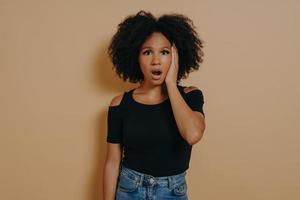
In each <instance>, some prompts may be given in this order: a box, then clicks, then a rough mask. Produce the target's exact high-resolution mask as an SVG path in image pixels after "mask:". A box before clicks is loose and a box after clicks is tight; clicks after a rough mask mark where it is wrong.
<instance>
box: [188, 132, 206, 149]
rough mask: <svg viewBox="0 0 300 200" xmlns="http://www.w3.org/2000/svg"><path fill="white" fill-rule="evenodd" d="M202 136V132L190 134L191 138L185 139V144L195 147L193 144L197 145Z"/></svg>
mask: <svg viewBox="0 0 300 200" xmlns="http://www.w3.org/2000/svg"><path fill="white" fill-rule="evenodd" d="M203 134H204V130H202V131H199V132H196V133H194V134H192V136H190V137H189V138H187V142H188V143H189V144H190V145H191V146H192V145H195V144H197V143H198V142H199V141H200V140H201V138H202V136H203Z"/></svg>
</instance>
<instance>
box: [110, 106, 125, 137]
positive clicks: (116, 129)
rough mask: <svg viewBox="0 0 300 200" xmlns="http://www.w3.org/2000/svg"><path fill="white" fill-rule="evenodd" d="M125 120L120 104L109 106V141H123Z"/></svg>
mask: <svg viewBox="0 0 300 200" xmlns="http://www.w3.org/2000/svg"><path fill="white" fill-rule="evenodd" d="M122 129H123V120H122V115H121V108H120V106H109V107H108V116H107V137H106V141H107V142H109V143H122V136H123V134H122Z"/></svg>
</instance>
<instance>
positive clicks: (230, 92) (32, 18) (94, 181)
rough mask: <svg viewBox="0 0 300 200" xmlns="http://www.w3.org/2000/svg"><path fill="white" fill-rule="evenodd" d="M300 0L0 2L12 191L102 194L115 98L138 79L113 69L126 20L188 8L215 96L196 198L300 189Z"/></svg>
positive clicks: (70, 199) (269, 195)
mask: <svg viewBox="0 0 300 200" xmlns="http://www.w3.org/2000/svg"><path fill="white" fill-rule="evenodd" d="M299 8H300V3H299V1H296V0H294V1H292V0H286V1H282V0H254V1H253V0H252V1H250V0H249V1H241V0H227V1H221V0H219V1H212V0H205V1H203V0H202V1H156V0H153V1H137V0H136V1H110V2H109V3H108V2H105V1H96V0H93V1H91V0H90V1H88V0H84V1H83V0H81V1H74V0H73V1H71V0H70V1H66V0H60V1H53V0H45V1H40V0H36V1H33V0H28V1H22V0H19V1H17V0H0V25H1V28H0V44H1V45H0V51H1V53H0V66H1V68H0V74H1V76H0V91H1V98H0V110H1V112H0V113H1V114H0V117H1V128H0V133H1V139H0V159H1V165H0V199H3V200H4V199H5V200H48V199H49V200H50V199H56V200H96V199H97V200H98V199H101V198H100V196H101V189H102V186H101V181H102V177H101V173H102V165H103V162H104V155H105V144H106V142H105V138H106V128H107V127H106V117H107V106H108V105H109V103H110V100H111V98H112V97H113V96H115V95H117V94H119V93H120V92H123V91H124V90H128V89H130V88H133V87H136V86H137V85H135V84H129V83H123V82H122V80H121V79H118V77H117V76H116V75H115V74H114V72H113V71H112V70H111V68H112V64H111V63H110V61H109V59H108V57H107V55H106V52H105V51H106V48H107V45H108V43H109V40H110V38H111V36H112V34H113V33H114V32H115V31H116V27H117V24H118V23H119V22H121V20H123V19H124V18H125V17H126V16H127V15H129V14H135V13H136V12H137V11H139V10H140V9H145V10H147V11H151V12H153V14H155V15H156V16H157V15H160V14H162V13H168V12H179V13H182V14H186V15H188V16H189V17H190V18H191V19H192V20H193V21H194V24H195V25H196V26H197V31H198V33H199V35H200V37H201V38H202V39H203V40H204V42H205V43H204V45H205V48H204V52H205V57H204V60H205V61H204V63H203V65H202V66H201V69H200V70H199V71H197V72H194V73H192V74H190V76H189V79H188V80H184V81H182V82H181V83H182V85H195V86H197V87H199V88H200V89H201V90H202V91H203V93H204V96H205V104H204V111H205V114H206V124H207V127H206V131H205V135H204V137H203V138H202V140H201V141H200V143H197V144H196V145H195V146H194V147H193V152H192V160H191V163H190V169H189V170H188V175H187V181H188V191H189V197H190V199H192V200H201V199H206V200H219V199H222V200H282V199H289V200H296V199H300V193H299V191H297V190H299V189H300V172H299V167H300V158H299V150H300V135H299V133H300V123H299V119H300V106H299V101H300V87H299V82H300V81H299V74H300V69H299V67H300V66H299V64H300V61H299V56H298V54H299V51H300V48H299V47H300V46H299V41H300V39H299V35H300V29H299V19H300V14H299V13H300V12H299V10H300V9H299Z"/></svg>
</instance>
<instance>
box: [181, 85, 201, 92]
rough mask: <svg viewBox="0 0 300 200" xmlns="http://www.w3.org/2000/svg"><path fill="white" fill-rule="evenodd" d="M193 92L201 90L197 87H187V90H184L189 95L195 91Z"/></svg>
mask: <svg viewBox="0 0 300 200" xmlns="http://www.w3.org/2000/svg"><path fill="white" fill-rule="evenodd" d="M193 90H199V88H197V87H196V86H188V87H185V88H184V89H183V91H184V92H185V93H189V92H191V91H193Z"/></svg>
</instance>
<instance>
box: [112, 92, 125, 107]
mask: <svg viewBox="0 0 300 200" xmlns="http://www.w3.org/2000/svg"><path fill="white" fill-rule="evenodd" d="M123 95H124V93H122V94H118V95H117V96H115V97H114V98H112V100H111V102H110V106H118V105H120V103H121V101H122V98H123Z"/></svg>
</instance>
